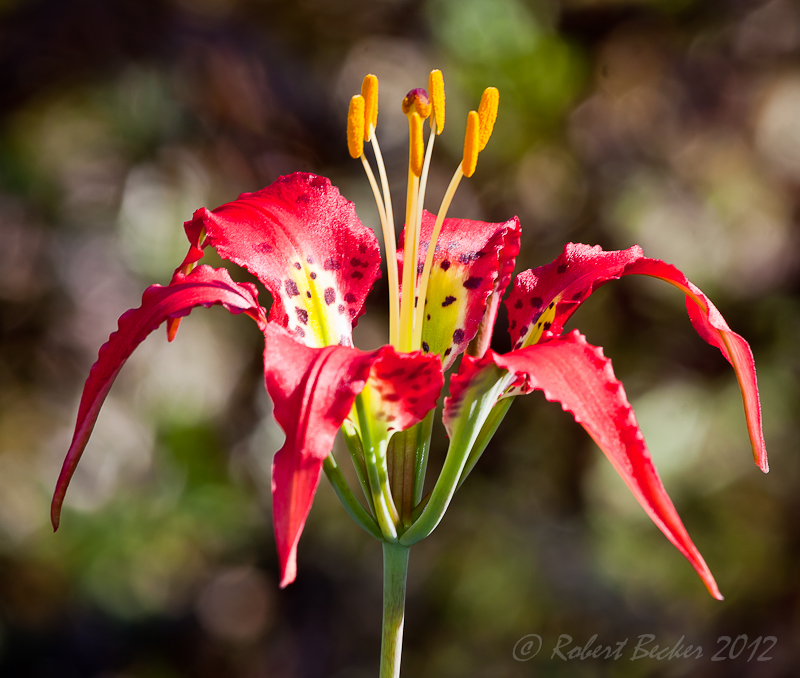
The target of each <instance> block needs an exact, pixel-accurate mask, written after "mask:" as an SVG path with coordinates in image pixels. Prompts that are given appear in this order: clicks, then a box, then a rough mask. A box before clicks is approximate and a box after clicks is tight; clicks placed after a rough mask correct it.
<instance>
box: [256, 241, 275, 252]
mask: <svg viewBox="0 0 800 678" xmlns="http://www.w3.org/2000/svg"><path fill="white" fill-rule="evenodd" d="M258 249H259V250H261V251H262V252H264V253H265V254H270V253H271V252H272V251H273V249H274V248H273V247H272V245H270V244H269V243H268V242H262V243H261V244H260V245H259V246H258Z"/></svg>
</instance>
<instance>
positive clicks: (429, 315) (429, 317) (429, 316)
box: [425, 301, 431, 320]
mask: <svg viewBox="0 0 800 678" xmlns="http://www.w3.org/2000/svg"><path fill="white" fill-rule="evenodd" d="M425 303H426V304H427V303H428V302H427V301H426V302H425ZM430 319H431V314H430V313H428V320H430Z"/></svg>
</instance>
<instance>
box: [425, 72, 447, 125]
mask: <svg viewBox="0 0 800 678" xmlns="http://www.w3.org/2000/svg"><path fill="white" fill-rule="evenodd" d="M428 91H429V92H430V101H431V106H432V107H433V116H432V117H431V128H433V127H434V125H435V128H436V134H441V133H442V130H443V129H444V77H442V72H441V71H440V70H435V71H431V74H430V75H429V76H428Z"/></svg>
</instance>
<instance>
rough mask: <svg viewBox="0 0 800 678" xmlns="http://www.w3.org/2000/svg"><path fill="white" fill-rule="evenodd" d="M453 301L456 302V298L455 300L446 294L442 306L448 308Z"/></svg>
mask: <svg viewBox="0 0 800 678" xmlns="http://www.w3.org/2000/svg"><path fill="white" fill-rule="evenodd" d="M455 300H456V298H455V297H454V296H452V295H449V294H448V295H447V296H446V297H445V298H444V301H443V302H442V306H449V305H450V304H452V303H453V302H454V301H455ZM428 318H430V316H428Z"/></svg>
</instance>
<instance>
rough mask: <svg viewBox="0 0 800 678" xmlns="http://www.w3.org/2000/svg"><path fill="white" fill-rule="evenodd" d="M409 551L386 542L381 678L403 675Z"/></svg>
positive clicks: (384, 546) (384, 545)
mask: <svg viewBox="0 0 800 678" xmlns="http://www.w3.org/2000/svg"><path fill="white" fill-rule="evenodd" d="M410 550H411V549H409V548H408V547H406V546H402V545H400V544H388V543H385V542H384V544H383V625H382V630H381V664H380V674H379V675H380V678H398V676H399V675H400V659H401V656H402V650H403V626H404V624H405V605H406V579H407V575H408V556H409V552H410Z"/></svg>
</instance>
